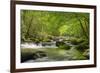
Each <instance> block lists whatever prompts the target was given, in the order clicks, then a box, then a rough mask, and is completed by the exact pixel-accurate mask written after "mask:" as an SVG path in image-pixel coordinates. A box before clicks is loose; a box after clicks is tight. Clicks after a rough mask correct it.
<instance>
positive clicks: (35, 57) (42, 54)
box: [33, 51, 47, 59]
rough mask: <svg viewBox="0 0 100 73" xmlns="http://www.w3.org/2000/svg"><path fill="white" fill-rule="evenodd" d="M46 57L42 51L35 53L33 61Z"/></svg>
mask: <svg viewBox="0 0 100 73" xmlns="http://www.w3.org/2000/svg"><path fill="white" fill-rule="evenodd" d="M46 56H47V55H46V53H45V52H43V51H37V52H35V53H33V59H37V58H43V57H46Z"/></svg>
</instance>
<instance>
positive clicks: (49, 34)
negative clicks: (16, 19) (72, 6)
mask: <svg viewBox="0 0 100 73" xmlns="http://www.w3.org/2000/svg"><path fill="white" fill-rule="evenodd" d="M58 36H59V37H60V36H63V37H76V38H84V39H89V13H82V12H58V11H36V10H21V41H22V42H25V41H36V40H38V41H44V40H49V39H52V38H54V37H58Z"/></svg>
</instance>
